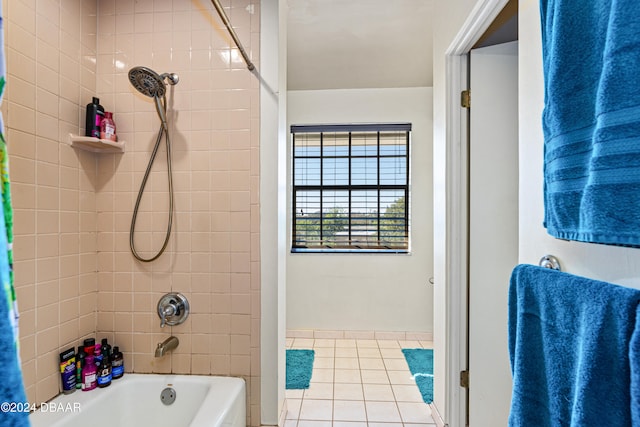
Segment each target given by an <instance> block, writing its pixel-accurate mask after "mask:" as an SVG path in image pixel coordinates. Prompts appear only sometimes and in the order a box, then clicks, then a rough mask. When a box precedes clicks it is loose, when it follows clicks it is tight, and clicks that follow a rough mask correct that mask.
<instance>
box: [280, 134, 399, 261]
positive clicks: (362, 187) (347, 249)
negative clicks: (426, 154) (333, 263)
mask: <svg viewBox="0 0 640 427" xmlns="http://www.w3.org/2000/svg"><path fill="white" fill-rule="evenodd" d="M411 130H412V125H411V123H363V124H315V125H291V128H290V133H291V171H292V172H291V196H292V197H291V207H290V211H289V212H290V214H291V216H292V218H291V227H292V228H291V239H290V245H291V252H292V253H360V254H362V253H375V254H382V253H385V254H388V253H394V254H408V253H410V243H411V239H410V212H411V211H410V188H411V186H410V176H411V171H410V165H411V156H410V149H411ZM384 132H399V133H403V132H404V133H405V139H404V143H403V144H399V145H400V146H403V147H404V154H403V155H398V154H392V155H382V154H381V151H380V146H381V142H380V141H381V138H380V136H381V133H382V134H383V133H384ZM314 133H315V134H318V133H319V134H320V142H319V144H320V145H319V154H318V155H317V156H297V155H296V148H297V147H296V134H314ZM330 133H333V134H335V133H347V134H348V135H349V136H348V140H349V142H348V147H349V148H348V155H346V156H331V155H326V154H325V153H324V145H323V139H324V134H330ZM354 133H372V134H375V135H376V147H377V148H376V155H375V156H371V155H360V156H357V155H352V134H354ZM310 158H317V159H319V160H320V167H319V180H320V183H319V184H317V185H309V184H296V178H297V177H296V171H297V170H296V160H298V159H310ZM327 158H331V159H337V158H346V159H347V160H348V165H349V166H348V168H347V169H348V172H347V174H348V184H332V185H328V184H324V182H323V180H324V172H325V169H324V160H326V159H327ZM355 158H363V159H375V161H376V162H377V166H376V183H375V184H353V183H352V180H353V173H352V172H353V171H352V163H353V162H352V160H353V159H355ZM384 158H402V159H403V160H404V163H403V166H404V167H405V169H406V170H405V171H404V172H405V173H404V175H405V176H404V183H403V184H381V183H380V182H381V168H380V162H381V159H384ZM300 191H317V192H319V206H320V209H319V212H321V213H322V212H324V211H323V199H324V192H325V191H327V192H330V191H336V192H338V191H344V192H348V205H349V206H348V211H347V216H348V219H347V220H348V226H347V230H346V231H347V232H348V233H349V235H348V236H349V237H348V239H347V242H348V243H349V244H348V245H344V246H343V245H336V247H331V246H329V245H327V246H325V245H322V246H320V245H318V246H311V247H308V246H304V245H300V244H297V237H296V233H297V225H298V215H297V205H296V200H297V199H296V197H297V194H298V192H300ZM358 191H360V192H365V191H375V192H377V196H376V203H377V211H376V212H377V216H376V217H375V222H376V225H375V227H376V229H377V230H376V234H375V235H376V236H377V241H378V243H380V238H381V234H382V233H381V227H383V226H384V225H383V224H381V223H382V222H383V221H381V219H383V218H384V213H381V212H380V207H381V198H382V197H381V192H382V191H398V192H400V193H402V196H400V197H404V215H403V218H402V220H403V221H404V234H403V235H401V236H399V237H402V238H403V239H404V241H403V244H402V245H391V246H389V245H386V246H385V245H380V246H373V245H368V244H366V245H363V247H358V245H357V244H356V245H354V244H353V241H352V231H353V224H352V219H353V215H352V214H353V211H352V199H353V194H352V193H353V192H358ZM396 200H399V199H396ZM387 206H389V205H387ZM319 218H320V219H319V221H320V241H321V242H322V233H323V214H321V215H320V217H319Z"/></svg>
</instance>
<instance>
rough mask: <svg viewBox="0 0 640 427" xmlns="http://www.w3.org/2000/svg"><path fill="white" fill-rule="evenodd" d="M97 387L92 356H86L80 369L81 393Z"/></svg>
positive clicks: (95, 367)
mask: <svg viewBox="0 0 640 427" xmlns="http://www.w3.org/2000/svg"><path fill="white" fill-rule="evenodd" d="M97 386H98V367H97V366H96V364H95V362H94V360H93V356H92V355H87V357H86V358H85V363H84V367H83V368H82V391H90V390H93V389H94V388H96V387H97Z"/></svg>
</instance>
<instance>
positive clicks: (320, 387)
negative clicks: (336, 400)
mask: <svg viewBox="0 0 640 427" xmlns="http://www.w3.org/2000/svg"><path fill="white" fill-rule="evenodd" d="M303 399H333V383H320V382H317V383H311V385H310V386H309V388H308V389H306V390H305V391H304V397H303Z"/></svg>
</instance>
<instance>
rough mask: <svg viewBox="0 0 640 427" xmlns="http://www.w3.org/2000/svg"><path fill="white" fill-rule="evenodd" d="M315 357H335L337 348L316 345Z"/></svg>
mask: <svg viewBox="0 0 640 427" xmlns="http://www.w3.org/2000/svg"><path fill="white" fill-rule="evenodd" d="M313 351H314V352H315V357H335V355H334V353H335V348H333V347H316V348H314V349H313Z"/></svg>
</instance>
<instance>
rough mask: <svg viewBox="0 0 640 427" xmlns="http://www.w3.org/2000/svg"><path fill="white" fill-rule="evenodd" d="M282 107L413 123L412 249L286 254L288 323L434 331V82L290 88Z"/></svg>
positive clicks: (298, 112)
mask: <svg viewBox="0 0 640 427" xmlns="http://www.w3.org/2000/svg"><path fill="white" fill-rule="evenodd" d="M287 110H288V113H287V114H288V124H289V125H291V124H310V123H358V122H411V123H412V124H413V131H412V139H411V165H410V169H411V195H412V196H411V203H410V209H411V230H412V231H411V233H412V234H411V254H409V255H403V254H400V255H398V254H369V255H365V254H310V253H308V254H304V253H294V254H291V253H290V254H289V255H288V258H287V295H286V298H287V329H289V330H291V329H320V330H367V331H403V332H404V331H410V332H432V329H433V300H432V287H431V285H429V284H428V279H429V278H430V277H431V276H432V259H433V252H432V242H433V237H432V235H433V234H432V209H433V208H432V200H433V197H432V181H431V178H432V121H431V117H432V89H431V88H425V87H421V88H402V89H355V90H322V91H289V92H288V100H287ZM290 223H291V221H289V224H290ZM289 227H290V225H289ZM289 235H290V232H289Z"/></svg>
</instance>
